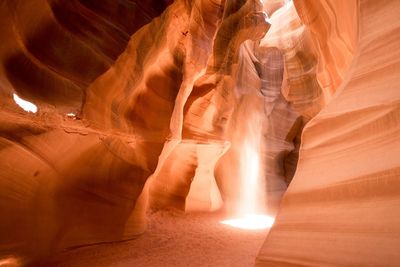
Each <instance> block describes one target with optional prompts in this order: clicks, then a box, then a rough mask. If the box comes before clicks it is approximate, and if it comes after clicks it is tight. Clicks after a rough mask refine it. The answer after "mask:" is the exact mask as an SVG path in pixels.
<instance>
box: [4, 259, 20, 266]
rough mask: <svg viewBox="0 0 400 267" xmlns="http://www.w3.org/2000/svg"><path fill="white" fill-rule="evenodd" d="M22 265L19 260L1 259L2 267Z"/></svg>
mask: <svg viewBox="0 0 400 267" xmlns="http://www.w3.org/2000/svg"><path fill="white" fill-rule="evenodd" d="M21 265H22V264H21V262H20V261H19V259H17V258H7V259H0V266H4V267H17V266H21Z"/></svg>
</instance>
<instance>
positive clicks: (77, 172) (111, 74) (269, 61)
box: [0, 0, 400, 266]
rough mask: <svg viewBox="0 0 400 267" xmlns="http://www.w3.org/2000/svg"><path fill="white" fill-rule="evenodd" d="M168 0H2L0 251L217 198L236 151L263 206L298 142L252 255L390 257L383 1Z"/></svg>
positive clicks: (236, 190) (212, 205)
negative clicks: (20, 101) (260, 181)
mask: <svg viewBox="0 0 400 267" xmlns="http://www.w3.org/2000/svg"><path fill="white" fill-rule="evenodd" d="M171 2H172V1H130V0H120V1H113V0H104V1H91V0H73V1H57V0H48V1H45V0H36V1H20V0H17V1H11V0H10V1H2V2H1V3H0V15H1V19H0V20H1V21H2V22H3V23H2V24H1V25H0V29H1V30H2V31H1V33H0V34H1V36H2V43H1V44H0V63H1V64H0V95H1V97H0V199H1V201H0V213H1V215H2V216H1V218H0V236H1V238H0V258H1V257H3V255H8V254H22V255H28V256H34V257H40V256H43V255H46V254H48V253H49V252H51V251H58V250H60V249H63V248H68V247H73V246H80V245H87V244H93V243H99V242H109V241H116V240H124V239H129V238H132V237H134V236H135V235H137V234H139V233H142V232H143V231H144V229H145V210H146V208H147V207H146V205H147V203H149V205H150V208H153V209H168V208H172V209H179V210H196V211H198V210H202V211H210V210H215V209H218V208H220V207H221V206H222V202H221V200H223V201H224V203H223V205H224V207H225V208H226V209H228V210H230V209H233V207H235V206H236V204H237V203H236V202H237V199H238V195H240V182H239V180H240V179H241V176H244V177H246V175H247V172H249V171H252V170H250V166H252V165H251V164H253V165H254V164H255V165H257V168H258V167H259V170H260V173H259V174H258V175H260V176H261V177H263V178H264V181H265V184H264V187H260V188H259V190H260V191H263V192H267V193H268V198H267V199H266V202H267V203H262V204H267V205H269V211H270V212H271V213H274V212H276V209H277V205H278V204H279V201H280V199H281V196H282V194H283V193H284V192H285V190H286V187H287V184H288V183H289V182H290V181H291V180H292V177H293V175H294V172H295V170H296V166H297V160H298V157H299V154H298V153H299V147H300V142H301V152H300V160H299V165H298V168H297V170H296V175H295V178H294V180H293V182H292V184H291V185H290V187H289V189H288V192H287V194H286V196H285V199H284V202H283V204H282V210H281V211H280V212H279V216H278V218H277V222H276V225H275V226H274V228H273V229H272V232H271V235H270V236H269V237H268V238H267V241H266V243H265V245H264V247H263V249H262V250H261V252H260V254H259V257H258V264H260V265H263V264H266V265H268V264H270V265H274V264H277V263H278V264H288V265H290V264H305V265H313V264H315V265H321V264H327V265H329V264H331V265H337V264H344V265H357V266H358V265H367V263H368V262H371V264H373V265H380V263H383V265H390V264H391V263H393V262H396V261H397V262H398V261H399V259H397V257H398V255H397V254H396V252H395V248H397V247H398V245H399V244H398V243H397V242H396V240H395V238H396V237H398V236H397V235H398V233H399V232H400V229H398V226H397V225H400V224H399V219H398V216H396V213H395V212H392V211H393V210H395V208H397V207H398V204H399V203H398V200H397V197H396V195H397V190H396V185H397V181H396V178H397V177H398V176H399V172H398V170H397V169H398V167H399V162H398V160H397V158H396V156H397V154H399V152H400V151H397V150H398V148H399V147H400V145H399V144H397V142H398V141H397V139H398V125H399V123H398V121H399V120H398V114H399V112H398V108H399V106H398V99H397V98H398V96H399V94H398V89H397V87H396V86H397V85H398V84H399V78H398V77H400V76H399V73H398V70H399V63H398V58H399V55H398V54H397V53H398V51H399V42H398V41H397V40H398V39H399V37H400V36H398V32H399V23H398V20H397V19H396V15H397V14H398V13H399V11H400V10H399V8H400V6H399V4H398V3H396V1H395V0H391V1H390V0H385V1H372V0H359V1H347V0H338V1H333V0H323V1H313V0H307V1H300V0H298V1H296V0H295V1H293V2H288V1H283V0H282V1H281V0H266V1H264V5H262V3H261V2H260V1H256V0H247V1H246V0H241V1H234V0H227V1H215V0H192V1H186V0H176V1H174V3H172V4H171ZM378 2H379V3H378ZM169 4H171V5H169ZM168 5H169V7H168V8H167V9H166V10H165V11H164V12H163V10H164V9H165V8H166V7H167V6H168ZM262 10H264V11H266V12H268V13H269V14H270V21H269V22H270V23H269V22H268V21H267V20H266V16H265V14H263V13H262V12H261V11H262ZM33 11H35V12H33ZM161 13H162V14H161ZM160 14H161V15H160ZM158 15H160V16H159V17H157V18H155V19H154V20H153V17H156V16H158ZM377 22H379V23H377ZM146 23H149V24H147V25H145V24H146ZM270 24H271V25H270ZM358 26H359V27H358ZM266 32H267V34H266V35H265V33H266ZM260 39H261V41H260ZM351 64H352V65H351ZM350 65H351V67H350ZM13 93H16V94H18V95H19V96H20V97H22V98H24V99H27V100H29V101H31V102H33V103H34V104H36V105H37V106H38V112H37V113H36V114H32V113H26V112H23V111H22V110H21V109H20V108H19V107H18V106H17V105H16V104H15V103H14V102H13V98H12V96H13ZM325 105H327V106H326V107H325ZM321 109H322V111H321ZM320 111H321V112H320ZM69 113H73V114H69ZM67 114H69V115H67ZM317 114H318V115H317ZM315 116H316V117H315ZM305 125H306V128H305V131H304V134H302V130H303V127H304V126H305ZM249 148H251V149H252V150H253V151H252V152H254V153H255V154H256V155H257V157H255V158H252V157H250V161H249V158H246V155H247V152H246V151H247V150H248V149H249ZM382 159H384V160H382ZM249 163H250V165H248V164H249ZM258 165H259V166H258ZM255 194H256V192H255ZM260 201H261V202H263V200H260ZM337 243H340V245H342V244H343V246H339V245H336V244H337ZM332 244H335V245H333V246H332ZM377 244H379V246H378V245H377ZM333 250H334V251H333ZM344 254H346V256H344ZM367 260H368V262H366V261H367Z"/></svg>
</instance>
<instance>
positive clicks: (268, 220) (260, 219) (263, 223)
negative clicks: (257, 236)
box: [220, 214, 275, 230]
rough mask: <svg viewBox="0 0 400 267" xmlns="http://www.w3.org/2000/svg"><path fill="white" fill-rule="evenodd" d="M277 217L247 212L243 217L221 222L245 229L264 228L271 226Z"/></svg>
mask: <svg viewBox="0 0 400 267" xmlns="http://www.w3.org/2000/svg"><path fill="white" fill-rule="evenodd" d="M274 221H275V219H274V218H272V217H270V216H267V215H257V214H247V215H244V216H243V217H241V218H236V219H229V220H224V221H221V222H220V223H223V224H226V225H230V226H232V227H236V228H240V229H245V230H262V229H266V228H270V227H271V226H272V225H273V224H274Z"/></svg>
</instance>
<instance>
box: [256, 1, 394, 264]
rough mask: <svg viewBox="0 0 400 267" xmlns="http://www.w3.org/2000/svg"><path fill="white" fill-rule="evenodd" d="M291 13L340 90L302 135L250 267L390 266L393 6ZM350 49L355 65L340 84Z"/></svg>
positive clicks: (363, 4) (308, 5)
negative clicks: (288, 180) (273, 218)
mask: <svg viewBox="0 0 400 267" xmlns="http://www.w3.org/2000/svg"><path fill="white" fill-rule="evenodd" d="M317 2H318V4H317ZM294 4H295V6H296V9H297V12H298V13H299V16H300V18H301V19H302V21H304V24H305V25H306V26H307V27H309V28H310V29H311V32H312V34H313V38H315V41H316V42H317V43H318V44H319V46H320V48H319V49H320V50H321V51H322V54H323V55H324V57H323V58H322V62H321V64H324V65H325V66H326V67H325V71H327V72H328V73H329V75H328V74H327V75H324V77H329V80H331V81H332V82H331V84H332V85H335V84H338V82H337V81H336V78H335V77H342V79H341V80H342V82H341V83H340V86H338V87H337V89H336V90H335V91H336V93H334V94H333V97H332V99H331V101H330V102H329V103H328V104H327V106H326V107H325V108H323V109H322V111H321V112H320V113H319V114H318V115H316V116H315V117H314V118H313V119H312V120H311V121H310V122H309V123H308V124H307V125H306V126H305V129H304V131H303V134H302V144H301V147H300V156H299V162H298V167H297V170H296V174H295V176H294V178H293V180H292V182H291V184H290V186H289V188H288V190H287V192H286V193H285V195H284V198H283V200H282V204H281V207H280V210H279V213H278V216H277V217H276V221H275V224H274V226H273V227H272V229H271V231H270V233H269V235H268V237H267V239H266V241H265V243H264V245H263V247H262V249H261V251H260V252H259V255H258V258H257V263H256V266H338V265H340V266H397V265H398V262H399V261H400V254H399V252H398V249H397V248H398V247H399V245H400V241H399V240H400V239H399V233H400V216H399V213H398V212H397V210H398V209H399V207H400V199H399V192H400V191H399V188H400V187H399V179H398V178H399V176H400V172H399V167H400V160H399V157H398V155H399V154H400V151H399V149H400V144H399V140H400V139H399V136H400V128H399V125H400V124H399V122H400V117H399V114H400V112H399V108H400V106H399V99H400V93H399V92H400V91H399V88H398V87H399V84H400V60H399V59H400V55H399V51H400V50H399V49H400V41H399V40H400V35H399V34H400V21H399V20H398V14H399V12H400V5H399V3H398V1H390V0H388V1H372V0H360V1H296V0H295V1H294ZM355 4H356V5H355ZM327 7H328V9H327ZM354 7H356V8H357V9H356V11H357V12H355V13H354ZM349 11H351V13H353V14H357V16H356V18H357V21H355V20H354V17H352V16H348V15H346V14H349ZM318 14H319V15H318ZM321 14H328V15H326V16H322V15H321ZM333 21H335V23H333ZM328 25H329V26H328ZM357 28H358V29H357ZM357 32H358V34H357ZM354 40H357V42H354ZM349 42H350V43H351V44H353V45H354V44H356V46H355V47H356V52H355V56H354V59H353V63H352V65H351V67H350V69H349V70H348V71H346V72H343V73H342V74H340V73H341V67H340V65H341V64H340V62H343V60H342V57H343V56H344V55H346V53H347V52H346V49H344V48H345V47H350V46H348V44H350V43H349ZM324 44H326V45H324ZM328 51H331V52H330V53H329V52H328ZM320 59H321V58H320ZM336 74H340V75H338V76H337V75H336ZM324 81H327V80H324V79H320V84H321V85H322V86H323V84H324ZM327 84H328V83H327ZM323 87H324V86H323ZM334 87H335V86H334ZM326 88H330V87H329V86H327V87H326Z"/></svg>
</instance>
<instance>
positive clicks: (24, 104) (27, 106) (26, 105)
mask: <svg viewBox="0 0 400 267" xmlns="http://www.w3.org/2000/svg"><path fill="white" fill-rule="evenodd" d="M13 96H14V101H15V103H17V105H18V106H20V107H21V108H22V109H23V110H25V111H26V112H33V113H36V112H37V106H36V105H35V104H33V103H31V102H29V101H26V100H23V99H22V98H20V97H19V96H17V94H14V95H13Z"/></svg>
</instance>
